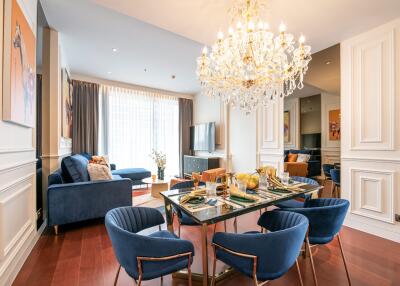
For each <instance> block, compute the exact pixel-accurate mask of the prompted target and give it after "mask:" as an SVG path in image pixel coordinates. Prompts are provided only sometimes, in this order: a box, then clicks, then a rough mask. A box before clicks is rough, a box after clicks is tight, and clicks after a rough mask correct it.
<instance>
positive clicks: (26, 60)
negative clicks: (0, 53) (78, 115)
mask: <svg viewBox="0 0 400 286" xmlns="http://www.w3.org/2000/svg"><path fill="white" fill-rule="evenodd" d="M5 4H6V5H5V9H6V12H5V15H9V16H8V17H4V27H5V29H4V71H3V76H4V78H3V79H4V81H3V83H4V88H3V119H4V120H6V121H10V122H14V123H17V124H20V125H23V126H27V127H34V124H35V82H36V39H35V34H34V32H33V31H32V29H31V26H30V25H29V23H28V21H27V19H26V18H25V15H24V13H23V12H22V10H21V7H20V6H19V4H18V2H17V1H16V0H8V1H5ZM7 10H8V11H10V13H9V14H7Z"/></svg>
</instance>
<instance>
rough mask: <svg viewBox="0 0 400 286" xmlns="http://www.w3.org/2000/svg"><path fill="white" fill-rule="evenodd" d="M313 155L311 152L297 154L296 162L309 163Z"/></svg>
mask: <svg viewBox="0 0 400 286" xmlns="http://www.w3.org/2000/svg"><path fill="white" fill-rule="evenodd" d="M310 157H311V155H310V154H301V153H299V154H297V161H296V162H302V163H307V162H308V161H309V160H310Z"/></svg>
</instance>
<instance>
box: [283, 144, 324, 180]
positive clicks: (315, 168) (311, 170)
mask: <svg viewBox="0 0 400 286" xmlns="http://www.w3.org/2000/svg"><path fill="white" fill-rule="evenodd" d="M289 153H290V154H309V155H310V156H311V157H310V160H309V161H308V162H307V163H308V167H307V171H308V172H307V177H316V176H319V175H321V150H320V149H302V150H295V149H290V150H285V153H284V155H285V162H287V157H288V154H289Z"/></svg>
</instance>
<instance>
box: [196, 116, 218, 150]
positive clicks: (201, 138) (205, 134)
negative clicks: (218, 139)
mask: <svg viewBox="0 0 400 286" xmlns="http://www.w3.org/2000/svg"><path fill="white" fill-rule="evenodd" d="M190 149H192V150H193V151H208V152H213V151H214V150H215V122H208V123H202V124H196V125H194V126H191V127H190Z"/></svg>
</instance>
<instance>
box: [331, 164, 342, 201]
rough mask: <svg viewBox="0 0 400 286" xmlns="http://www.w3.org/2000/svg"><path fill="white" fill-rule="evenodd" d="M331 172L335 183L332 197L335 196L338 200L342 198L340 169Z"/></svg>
mask: <svg viewBox="0 0 400 286" xmlns="http://www.w3.org/2000/svg"><path fill="white" fill-rule="evenodd" d="M329 172H330V173H331V179H332V181H333V183H334V187H333V191H332V195H333V194H335V196H336V197H337V198H340V169H336V168H335V169H331V170H330V171H329Z"/></svg>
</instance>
